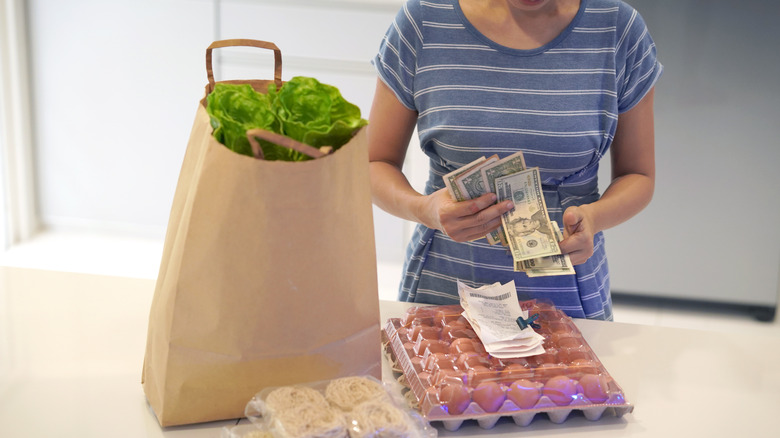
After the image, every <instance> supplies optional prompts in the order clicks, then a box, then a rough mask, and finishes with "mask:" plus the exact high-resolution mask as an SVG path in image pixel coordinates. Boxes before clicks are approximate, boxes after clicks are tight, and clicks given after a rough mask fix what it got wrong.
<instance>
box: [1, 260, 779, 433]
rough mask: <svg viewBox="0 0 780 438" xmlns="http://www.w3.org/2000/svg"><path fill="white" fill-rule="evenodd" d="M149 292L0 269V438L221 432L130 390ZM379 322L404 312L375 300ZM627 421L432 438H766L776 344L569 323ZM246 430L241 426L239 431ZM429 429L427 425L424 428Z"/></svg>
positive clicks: (468, 427)
mask: <svg viewBox="0 0 780 438" xmlns="http://www.w3.org/2000/svg"><path fill="white" fill-rule="evenodd" d="M153 290H154V281H152V280H147V279H131V278H120V277H109V276H97V275H88V274H73V273H63V272H54V271H43V270H34V269H21V268H0V436H2V437H33V438H38V437H41V438H43V437H47V438H48V437H59V436H65V437H84V438H88V437H101V438H102V437H107V436H110V437H188V438H189V437H193V438H199V437H213V438H218V437H219V435H220V431H221V428H222V427H223V426H230V425H234V424H235V423H236V422H235V421H223V422H216V423H208V424H203V425H195V426H182V427H174V428H168V429H164V430H163V429H161V428H160V427H159V425H158V424H157V420H156V419H155V418H154V415H153V414H152V412H151V411H150V409H149V408H148V405H147V403H146V400H145V397H144V394H143V390H142V388H141V384H140V376H141V365H142V362H143V354H144V349H145V345H146V325H147V317H148V312H149V306H150V304H151V299H152V293H153ZM381 304H382V305H381V308H382V321H386V319H387V318H389V317H393V316H399V315H401V314H402V313H403V311H404V309H405V308H406V307H408V304H406V303H399V302H391V301H383V302H382V303H381ZM576 324H577V326H578V327H579V328H580V330H581V331H582V333H583V335H584V336H585V339H586V340H587V341H588V343H589V344H590V346H591V347H592V348H593V350H594V351H595V352H596V354H597V355H598V356H599V358H600V359H601V361H602V362H603V363H604V365H605V366H606V368H607V370H608V371H609V372H610V374H611V375H612V377H614V378H615V380H616V381H617V382H618V383H619V384H620V385H621V386H622V388H623V390H624V392H625V395H626V398H627V400H628V401H629V402H630V403H632V404H633V405H634V412H633V413H629V414H626V415H624V416H622V417H620V418H618V417H615V416H611V415H609V414H605V415H604V416H603V417H602V418H601V419H600V420H598V421H590V420H587V419H585V418H584V417H583V416H582V415H581V414H580V415H577V412H576V411H575V412H574V413H573V414H572V415H571V416H570V417H569V418H568V419H567V420H566V421H565V422H564V423H562V424H555V423H553V422H551V421H549V420H548V419H547V418H546V416H544V415H543V414H541V415H539V416H537V418H536V419H535V420H534V421H533V422H532V423H531V425H530V426H527V427H521V426H517V425H515V424H514V422H513V421H512V420H511V419H508V418H507V419H502V420H501V421H499V422H498V424H497V425H496V426H495V427H494V428H492V429H489V430H485V429H482V428H481V427H479V425H478V424H477V423H476V422H475V421H467V422H465V423H464V424H463V425H462V426H461V427H460V428H459V429H458V431H456V432H450V431H447V430H445V429H444V428H441V427H440V428H439V436H477V435H485V434H489V435H495V436H516V435H518V434H520V433H533V434H534V435H535V436H570V437H585V436H594V437H596V436H598V437H610V436H620V437H665V438H672V437H678V436H697V437H698V436H702V437H708V438H711V437H734V436H740V437H742V436H771V435H772V433H770V431H773V430H774V429H776V428H777V426H775V422H774V421H775V419H776V416H777V415H778V413H780V337H777V336H760V335H755V336H750V337H746V336H744V335H743V334H738V333H722V332H717V333H716V332H708V331H697V330H688V329H672V328H664V327H657V326H644V325H636V324H625V323H614V322H613V323H607V322H598V321H586V320H576ZM244 422H246V420H244ZM434 424H436V423H434Z"/></svg>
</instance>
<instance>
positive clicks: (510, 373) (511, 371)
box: [500, 363, 534, 385]
mask: <svg viewBox="0 0 780 438" xmlns="http://www.w3.org/2000/svg"><path fill="white" fill-rule="evenodd" d="M533 375H534V370H532V369H531V368H529V367H528V366H526V365H523V364H520V363H510V364H508V365H507V366H505V367H504V369H503V370H501V376H500V378H501V381H502V382H504V383H505V384H507V385H509V384H510V383H512V382H514V381H515V380H519V379H530V378H531V377H533Z"/></svg>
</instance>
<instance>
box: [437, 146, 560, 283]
mask: <svg viewBox="0 0 780 438" xmlns="http://www.w3.org/2000/svg"><path fill="white" fill-rule="evenodd" d="M444 185H445V186H446V187H447V190H448V191H449V193H450V195H451V196H452V198H453V199H455V200H456V201H458V202H461V201H466V200H469V199H475V198H478V197H480V196H482V195H484V194H486V193H495V194H496V196H497V198H498V202H502V201H507V200H511V201H512V202H513V203H514V205H515V207H514V208H513V209H512V210H510V211H508V212H506V213H504V214H503V215H502V216H501V224H502V226H501V227H499V228H498V229H497V230H495V231H493V232H491V233H489V234H488V235H487V236H486V238H487V241H488V242H489V243H490V244H491V245H496V244H501V245H504V246H505V247H507V248H508V250H509V252H510V253H511V255H512V259H513V261H514V268H515V271H519V272H525V273H526V274H527V275H528V276H529V277H541V276H549V275H572V274H574V267H573V266H572V264H571V259H570V258H569V255H568V254H561V248H560V246H559V245H558V242H559V241H561V240H563V235H562V233H561V231H560V228H559V227H558V224H557V223H556V222H555V221H552V220H550V215H549V214H548V212H547V204H546V203H545V200H544V194H543V192H542V181H541V176H540V174H539V168H538V167H531V168H526V166H525V159H524V158H523V153H522V152H516V153H514V154H512V155H510V156H508V157H506V158H502V159H499V158H498V156H497V155H493V156H491V157H487V158H486V157H480V158H479V159H477V160H474V161H473V162H471V163H469V164H467V165H465V166H463V167H461V168H459V169H457V170H455V171H453V172H450V173H448V174H447V175H444Z"/></svg>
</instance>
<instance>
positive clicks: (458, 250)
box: [373, 0, 662, 319]
mask: <svg viewBox="0 0 780 438" xmlns="http://www.w3.org/2000/svg"><path fill="white" fill-rule="evenodd" d="M373 63H374V65H375V67H376V69H377V71H378V73H379V75H380V78H381V79H382V80H383V81H384V82H385V83H386V84H387V85H388V86H389V87H390V88H391V89H392V90H393V92H394V93H395V95H396V96H397V97H398V99H399V101H400V102H401V103H402V104H404V105H405V106H406V107H408V108H410V109H412V110H414V111H417V113H418V126H417V128H418V129H417V132H418V135H419V138H420V145H421V147H422V149H423V151H424V152H425V154H426V155H427V156H428V157H429V158H430V175H429V180H428V182H427V184H426V188H425V192H426V193H432V192H433V191H435V190H439V189H441V188H442V187H444V184H443V181H442V177H443V175H445V174H447V173H449V172H451V171H452V170H454V169H457V168H459V167H461V166H463V165H465V164H467V163H470V162H472V161H473V160H474V159H476V158H478V157H480V156H490V155H492V154H498V155H499V156H501V157H503V156H507V155H510V154H512V153H514V152H516V151H518V150H521V151H523V154H524V156H525V159H526V163H527V164H528V165H529V166H536V167H539V169H540V173H541V176H542V180H543V184H544V187H543V188H544V194H545V200H546V202H547V207H548V210H549V212H550V214H551V215H552V216H553V219H554V220H556V221H558V223H559V224H562V220H561V217H562V215H563V212H564V211H565V209H566V208H568V207H570V206H575V205H582V204H584V203H590V202H593V201H595V200H597V199H598V197H599V193H598V180H597V173H598V163H599V160H600V159H601V157H602V156H603V155H604V154H605V153H606V151H607V150H608V148H609V145H610V144H611V142H612V140H613V138H614V134H615V129H616V126H617V121H618V118H619V114H620V113H622V112H625V111H627V110H629V109H630V108H632V107H633V106H634V105H635V104H636V103H637V102H639V100H641V98H642V97H643V96H644V95H645V94H646V93H647V91H648V90H649V89H650V88H651V87H652V86H653V85H654V84H655V82H656V80H657V79H658V77H659V75H660V74H661V71H662V67H661V65H660V64H659V63H658V62H657V60H656V48H655V45H654V44H653V41H652V38H651V37H650V35H649V33H648V31H647V28H646V26H645V24H644V21H643V20H642V19H641V16H640V15H639V14H638V13H637V11H636V10H634V9H633V8H631V7H630V6H628V5H627V4H625V3H623V2H621V1H617V0H583V1H582V4H581V7H580V10H579V12H578V14H577V16H576V17H575V18H574V20H573V21H572V23H571V24H570V25H569V27H568V28H567V29H566V30H564V32H563V33H562V34H561V35H560V36H559V37H558V38H556V39H554V40H553V41H552V42H550V43H549V44H547V45H545V46H544V47H541V48H538V49H534V50H516V49H511V48H508V47H504V46H501V45H499V44H496V43H495V42H493V41H491V40H489V39H488V38H486V37H485V36H484V35H482V34H481V33H480V32H479V31H478V30H477V29H476V28H474V27H473V25H471V23H470V22H469V21H468V20H467V19H466V17H465V16H464V15H463V12H462V11H461V10H460V6H459V4H458V1H457V0H409V1H408V2H407V3H405V4H404V6H403V7H402V8H401V10H400V11H399V13H398V15H397V16H396V19H395V21H394V23H393V24H392V25H391V26H390V28H389V30H388V32H387V34H386V36H385V38H384V39H383V40H382V42H381V44H380V49H379V52H378V54H377V56H376V57H375V58H374V60H373ZM594 246H595V248H596V250H595V252H594V255H593V257H591V259H590V260H588V262H586V263H585V264H583V265H581V266H577V267H576V270H577V275H576V276H563V277H541V278H529V277H527V276H526V275H525V274H519V273H515V272H514V270H513V269H512V260H511V256H509V255H508V253H507V251H506V249H504V248H503V247H496V246H490V245H488V244H487V242H486V241H485V240H479V241H476V242H466V243H459V242H454V241H453V240H451V239H449V237H447V236H446V235H444V234H443V233H441V232H438V231H434V230H430V229H428V228H426V227H424V226H422V225H418V226H417V228H416V229H415V232H414V235H413V237H412V239H411V241H410V242H409V246H408V250H407V258H406V262H405V276H404V278H403V279H402V282H401V286H400V291H399V298H400V299H402V300H409V301H417V302H428V303H435V304H445V303H453V302H457V288H456V283H457V281H458V280H460V281H463V282H464V283H466V284H468V285H470V286H473V287H479V286H482V285H484V284H491V283H494V282H496V281H500V282H502V283H503V282H506V281H509V280H515V284H516V286H517V292H518V294H519V295H520V296H521V297H527V298H538V299H545V300H551V301H552V302H553V303H554V304H555V305H556V306H557V307H559V308H561V309H563V310H564V311H565V312H567V313H568V314H569V315H571V316H574V317H583V318H585V317H587V318H598V319H611V317H612V316H611V299H610V295H609V269H608V264H607V258H606V252H605V245H604V238H603V235H601V234H598V235H597V236H596V237H595V239H594Z"/></svg>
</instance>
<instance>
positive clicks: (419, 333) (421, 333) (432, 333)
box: [412, 325, 441, 341]
mask: <svg viewBox="0 0 780 438" xmlns="http://www.w3.org/2000/svg"><path fill="white" fill-rule="evenodd" d="M412 335H413V336H414V338H413V340H414V341H419V340H420V339H421V338H422V339H428V340H431V341H438V340H439V338H440V337H441V328H439V327H428V326H424V325H419V326H416V327H415V328H414V329H413V330H412Z"/></svg>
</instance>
